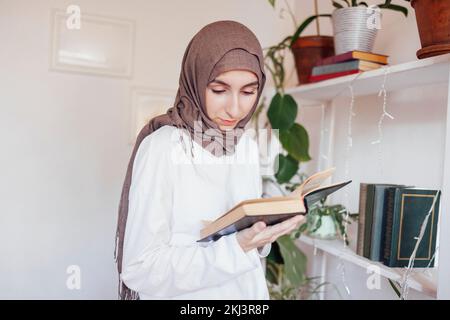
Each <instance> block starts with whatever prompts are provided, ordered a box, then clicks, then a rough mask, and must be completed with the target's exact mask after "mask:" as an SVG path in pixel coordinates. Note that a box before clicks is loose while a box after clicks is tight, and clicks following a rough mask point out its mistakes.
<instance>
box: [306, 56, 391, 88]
mask: <svg viewBox="0 0 450 320" xmlns="http://www.w3.org/2000/svg"><path fill="white" fill-rule="evenodd" d="M387 63H388V56H386V55H382V54H377V53H372V52H364V51H349V52H346V53H343V54H339V55H335V56H331V57H327V58H324V59H321V60H319V61H318V62H317V63H316V66H315V67H313V69H312V73H311V76H310V78H309V81H310V82H317V81H322V80H327V79H332V78H336V77H342V76H345V75H348V74H353V73H358V72H361V71H368V70H374V69H378V68H380V67H382V66H383V65H386V64H387Z"/></svg>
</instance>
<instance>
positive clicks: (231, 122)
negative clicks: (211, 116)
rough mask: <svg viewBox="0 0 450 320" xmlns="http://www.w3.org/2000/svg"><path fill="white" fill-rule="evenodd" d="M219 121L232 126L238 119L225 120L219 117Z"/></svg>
mask: <svg viewBox="0 0 450 320" xmlns="http://www.w3.org/2000/svg"><path fill="white" fill-rule="evenodd" d="M219 121H220V122H222V124H223V125H226V126H231V125H233V124H235V123H236V122H237V120H225V119H222V118H219Z"/></svg>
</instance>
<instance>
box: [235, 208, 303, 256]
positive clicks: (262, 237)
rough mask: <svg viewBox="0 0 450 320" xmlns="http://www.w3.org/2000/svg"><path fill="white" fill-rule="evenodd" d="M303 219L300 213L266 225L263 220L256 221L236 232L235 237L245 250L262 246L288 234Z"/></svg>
mask: <svg viewBox="0 0 450 320" xmlns="http://www.w3.org/2000/svg"><path fill="white" fill-rule="evenodd" d="M304 220H305V217H304V216H302V215H297V216H295V217H292V218H290V219H288V220H285V221H283V222H280V223H277V224H274V225H272V226H266V224H265V223H264V222H263V221H259V222H256V223H255V224H253V226H251V227H249V228H246V229H243V230H241V231H239V232H238V233H237V234H236V238H237V240H238V242H239V245H240V246H241V247H242V249H243V250H244V251H245V252H247V251H249V250H252V249H254V248H259V247H263V246H264V245H266V244H268V243H272V242H274V241H276V240H277V239H278V238H279V237H281V236H283V235H285V234H289V233H291V232H292V231H294V230H295V229H297V228H298V227H299V226H300V225H301V224H302V223H303V222H304Z"/></svg>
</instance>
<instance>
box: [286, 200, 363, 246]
mask: <svg viewBox="0 0 450 320" xmlns="http://www.w3.org/2000/svg"><path fill="white" fill-rule="evenodd" d="M325 203H326V198H323V199H321V200H320V201H319V202H317V203H316V204H314V205H313V206H312V207H311V208H310V210H309V213H308V215H307V221H306V222H305V223H304V224H302V225H301V226H300V228H299V229H298V231H297V234H296V235H295V237H299V236H300V234H301V233H302V232H308V233H314V232H316V231H317V230H318V229H319V228H320V227H321V225H322V218H323V217H324V216H329V217H331V219H332V220H333V222H334V224H335V226H336V229H337V231H338V232H339V234H340V235H341V237H342V238H343V239H345V242H346V244H347V245H348V244H349V241H348V234H347V228H346V224H350V223H351V221H350V220H348V219H347V215H348V217H349V218H350V219H352V220H353V221H354V220H356V219H357V217H358V213H350V212H348V210H347V209H346V208H345V207H344V206H343V205H341V204H336V205H331V206H329V205H326V204H325Z"/></svg>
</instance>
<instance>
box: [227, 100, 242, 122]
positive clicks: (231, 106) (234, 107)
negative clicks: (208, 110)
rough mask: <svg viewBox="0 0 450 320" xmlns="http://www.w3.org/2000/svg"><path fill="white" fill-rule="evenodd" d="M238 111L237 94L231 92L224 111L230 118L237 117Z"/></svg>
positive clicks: (238, 115)
mask: <svg viewBox="0 0 450 320" xmlns="http://www.w3.org/2000/svg"><path fill="white" fill-rule="evenodd" d="M240 111H241V110H240V105H239V94H233V95H232V97H231V99H230V101H229V103H227V107H226V112H227V114H228V116H229V117H230V118H231V119H239V117H240Z"/></svg>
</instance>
